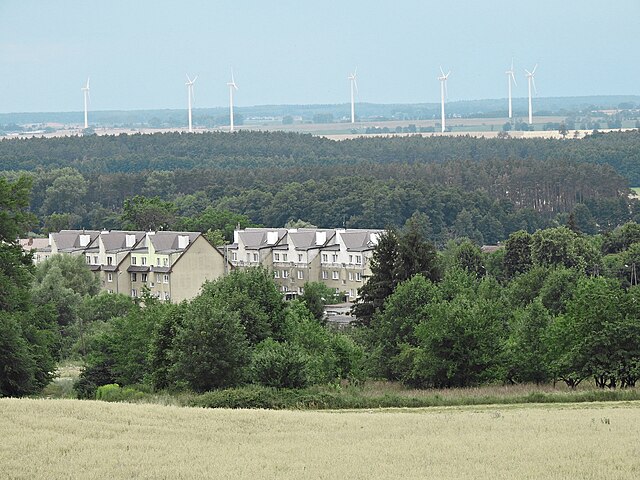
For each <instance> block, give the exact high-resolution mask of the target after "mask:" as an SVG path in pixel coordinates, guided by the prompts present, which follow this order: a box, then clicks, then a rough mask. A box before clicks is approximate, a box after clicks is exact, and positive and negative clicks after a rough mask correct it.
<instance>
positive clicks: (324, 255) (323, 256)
mask: <svg viewBox="0 0 640 480" xmlns="http://www.w3.org/2000/svg"><path fill="white" fill-rule="evenodd" d="M328 261H329V255H327V254H326V253H323V254H322V263H327V262H328Z"/></svg>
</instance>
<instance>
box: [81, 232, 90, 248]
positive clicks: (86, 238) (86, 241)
mask: <svg viewBox="0 0 640 480" xmlns="http://www.w3.org/2000/svg"><path fill="white" fill-rule="evenodd" d="M90 241H91V235H87V234H85V233H81V234H80V246H81V247H86V246H87V245H89V242H90Z"/></svg>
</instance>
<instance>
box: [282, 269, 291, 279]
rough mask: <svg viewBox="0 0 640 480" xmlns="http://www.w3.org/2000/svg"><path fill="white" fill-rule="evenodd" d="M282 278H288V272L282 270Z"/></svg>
mask: <svg viewBox="0 0 640 480" xmlns="http://www.w3.org/2000/svg"><path fill="white" fill-rule="evenodd" d="M282 278H289V270H282Z"/></svg>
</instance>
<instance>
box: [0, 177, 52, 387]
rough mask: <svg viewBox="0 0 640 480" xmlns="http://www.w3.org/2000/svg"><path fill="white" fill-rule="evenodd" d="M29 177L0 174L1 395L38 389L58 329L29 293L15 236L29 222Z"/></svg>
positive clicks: (26, 267)
mask: <svg viewBox="0 0 640 480" xmlns="http://www.w3.org/2000/svg"><path fill="white" fill-rule="evenodd" d="M30 185H31V182H30V180H29V179H27V178H26V177H22V176H21V177H19V178H18V179H17V180H16V181H15V182H8V181H7V180H6V179H5V178H3V177H0V207H1V208H0V396H22V395H28V394H31V393H35V392H38V391H39V390H41V389H42V388H43V387H44V386H45V385H46V384H47V383H48V382H49V381H50V380H51V378H52V377H53V375H54V374H53V372H54V370H55V362H54V358H55V344H56V343H57V342H58V336H57V329H56V328H55V326H54V324H53V321H52V319H53V313H52V310H51V309H50V308H48V307H46V306H45V307H40V308H39V307H36V306H34V305H33V301H32V298H31V296H30V283H31V279H32V272H33V266H32V264H31V255H28V254H25V253H24V252H23V251H22V249H21V248H20V246H19V245H18V244H17V242H16V239H17V237H19V236H20V235H23V234H24V229H25V228H26V227H27V225H28V224H29V223H30V222H31V220H32V218H33V217H32V216H31V215H30V214H29V213H28V212H27V207H28V205H29V188H30Z"/></svg>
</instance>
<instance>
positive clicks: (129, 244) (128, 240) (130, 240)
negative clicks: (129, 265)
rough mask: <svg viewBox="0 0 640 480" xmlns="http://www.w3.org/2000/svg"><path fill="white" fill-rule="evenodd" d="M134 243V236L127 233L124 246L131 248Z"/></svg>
mask: <svg viewBox="0 0 640 480" xmlns="http://www.w3.org/2000/svg"><path fill="white" fill-rule="evenodd" d="M135 243H136V236H135V235H134V234H131V233H127V235H126V237H125V240H124V244H125V246H126V247H127V248H131V247H133V246H134V245H135Z"/></svg>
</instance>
